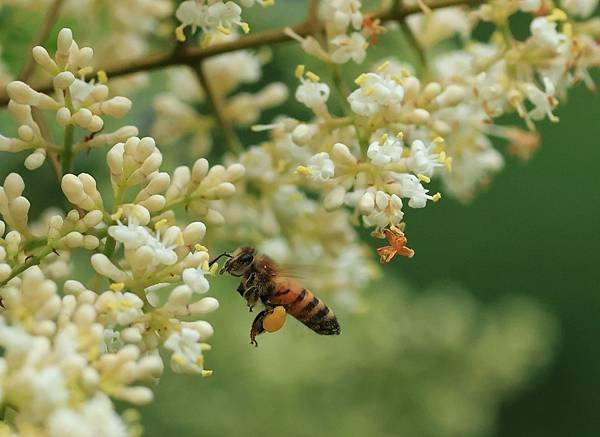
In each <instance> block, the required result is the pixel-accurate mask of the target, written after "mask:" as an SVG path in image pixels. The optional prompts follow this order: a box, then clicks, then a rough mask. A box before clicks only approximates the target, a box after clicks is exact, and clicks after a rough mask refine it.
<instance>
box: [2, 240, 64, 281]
mask: <svg viewBox="0 0 600 437" xmlns="http://www.w3.org/2000/svg"><path fill="white" fill-rule="evenodd" d="M53 251H54V248H53V247H52V246H45V247H43V248H42V249H41V250H40V252H39V253H38V254H37V255H31V256H29V257H28V258H27V261H25V262H24V263H22V264H20V265H19V266H17V267H15V268H14V269H13V270H12V271H11V272H10V275H8V277H7V278H6V279H5V280H3V281H2V282H0V287H3V286H4V285H6V283H7V282H8V281H10V280H11V279H12V278H14V277H15V276H17V275H20V274H21V273H23V272H24V271H25V270H27V269H28V268H29V267H33V266H37V265H38V264H39V263H41V262H42V259H43V258H44V257H46V256H47V255H49V254H50V253H51V252H53Z"/></svg>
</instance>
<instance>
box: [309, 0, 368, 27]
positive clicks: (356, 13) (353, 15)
mask: <svg viewBox="0 0 600 437" xmlns="http://www.w3.org/2000/svg"><path fill="white" fill-rule="evenodd" d="M360 7H361V2H360V0H324V1H322V2H321V7H320V10H319V17H320V18H321V19H322V20H323V21H326V22H327V23H328V24H331V25H332V27H333V29H334V30H335V31H337V32H338V33H345V32H346V31H347V29H348V26H350V25H352V27H353V28H354V29H360V28H361V27H362V22H363V16H362V14H361V13H360Z"/></svg>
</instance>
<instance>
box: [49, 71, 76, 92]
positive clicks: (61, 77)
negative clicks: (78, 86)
mask: <svg viewBox="0 0 600 437" xmlns="http://www.w3.org/2000/svg"><path fill="white" fill-rule="evenodd" d="M74 81H75V76H74V75H73V73H71V72H70V71H62V72H60V73H58V74H57V75H56V76H54V79H53V83H54V86H55V87H56V88H58V89H59V90H64V89H65V88H68V87H70V86H71V84H72V83H73V82H74Z"/></svg>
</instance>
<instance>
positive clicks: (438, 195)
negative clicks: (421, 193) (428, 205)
mask: <svg viewBox="0 0 600 437" xmlns="http://www.w3.org/2000/svg"><path fill="white" fill-rule="evenodd" d="M441 198H442V194H441V193H435V194H434V195H433V196H431V200H433V201H434V202H439V200H440V199H441Z"/></svg>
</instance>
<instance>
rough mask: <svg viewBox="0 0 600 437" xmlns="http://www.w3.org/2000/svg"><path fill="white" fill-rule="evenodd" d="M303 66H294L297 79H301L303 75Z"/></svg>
mask: <svg viewBox="0 0 600 437" xmlns="http://www.w3.org/2000/svg"><path fill="white" fill-rule="evenodd" d="M305 68H306V67H305V66H304V65H298V66H297V67H296V70H295V71H294V75H295V76H296V77H297V78H298V79H302V76H304V70H305Z"/></svg>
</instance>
